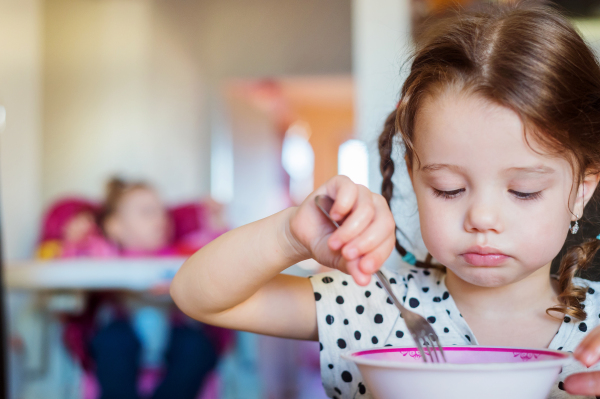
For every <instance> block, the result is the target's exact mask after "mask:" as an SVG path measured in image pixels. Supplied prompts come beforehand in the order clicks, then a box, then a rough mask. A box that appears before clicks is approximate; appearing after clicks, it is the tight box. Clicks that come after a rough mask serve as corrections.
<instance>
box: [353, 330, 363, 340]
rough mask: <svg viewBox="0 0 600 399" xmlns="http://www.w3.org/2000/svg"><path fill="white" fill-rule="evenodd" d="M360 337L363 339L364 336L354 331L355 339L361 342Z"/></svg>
mask: <svg viewBox="0 0 600 399" xmlns="http://www.w3.org/2000/svg"><path fill="white" fill-rule="evenodd" d="M360 337H362V334H361V333H360V331H358V330H357V331H354V338H355V339H356V340H357V341H359V340H360Z"/></svg>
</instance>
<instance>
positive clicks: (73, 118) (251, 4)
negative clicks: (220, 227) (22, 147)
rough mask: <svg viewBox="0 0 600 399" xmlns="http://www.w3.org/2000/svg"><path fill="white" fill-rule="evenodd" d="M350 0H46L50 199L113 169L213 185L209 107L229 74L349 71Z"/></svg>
mask: <svg viewBox="0 0 600 399" xmlns="http://www.w3.org/2000/svg"><path fill="white" fill-rule="evenodd" d="M350 12H351V9H350V4H349V2H347V1H346V0H330V1H326V2H323V1H319V0H306V1H302V2H298V1H295V0H253V1H247V2H239V1H233V0H204V1H191V0H176V1H166V0H129V1H124V0H103V1H95V0H46V2H45V13H44V23H45V29H44V51H45V53H44V61H45V68H44V150H43V153H44V157H43V166H44V175H43V191H42V192H43V199H44V202H47V201H50V200H52V199H53V198H55V197H57V196H59V195H62V194H64V193H65V192H81V193H84V194H87V195H92V196H97V195H99V194H100V193H101V187H102V183H103V182H104V180H105V178H106V176H107V175H109V174H111V173H114V172H117V171H121V172H124V174H125V176H131V177H134V178H147V179H149V180H150V181H152V182H154V183H155V184H157V186H158V188H159V189H160V190H161V192H163V193H164V195H165V197H166V198H167V199H168V200H172V201H175V200H182V199H188V198H193V197H197V196H200V195H203V194H207V193H208V189H209V184H210V182H209V179H210V169H209V168H210V160H209V157H210V154H209V148H210V147H209V146H210V134H209V130H210V128H209V126H210V118H211V114H210V110H209V106H210V104H211V103H213V102H214V101H213V98H214V95H215V94H214V93H215V92H217V91H218V90H217V89H215V87H216V86H218V85H219V84H220V82H221V80H224V79H227V78H229V77H263V76H271V75H290V74H330V73H340V72H342V73H348V72H350V70H351V25H350Z"/></svg>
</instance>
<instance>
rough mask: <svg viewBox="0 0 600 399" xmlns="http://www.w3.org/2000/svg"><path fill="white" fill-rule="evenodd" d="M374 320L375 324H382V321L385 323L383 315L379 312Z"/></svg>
mask: <svg viewBox="0 0 600 399" xmlns="http://www.w3.org/2000/svg"><path fill="white" fill-rule="evenodd" d="M374 321H375V324H381V323H383V316H382V315H380V314H379V313H377V314H376V315H375V319H374Z"/></svg>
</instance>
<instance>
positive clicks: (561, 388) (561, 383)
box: [558, 381, 565, 391]
mask: <svg viewBox="0 0 600 399" xmlns="http://www.w3.org/2000/svg"><path fill="white" fill-rule="evenodd" d="M558 389H560V390H561V391H564V390H565V384H564V383H563V382H562V381H561V382H559V383H558Z"/></svg>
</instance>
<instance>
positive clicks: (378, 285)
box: [375, 281, 383, 288]
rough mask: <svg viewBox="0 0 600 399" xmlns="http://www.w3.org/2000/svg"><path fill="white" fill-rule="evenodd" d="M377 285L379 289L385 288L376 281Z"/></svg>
mask: <svg viewBox="0 0 600 399" xmlns="http://www.w3.org/2000/svg"><path fill="white" fill-rule="evenodd" d="M375 285H376V286H378V287H379V288H383V287H382V286H381V284H379V281H376V282H375Z"/></svg>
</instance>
